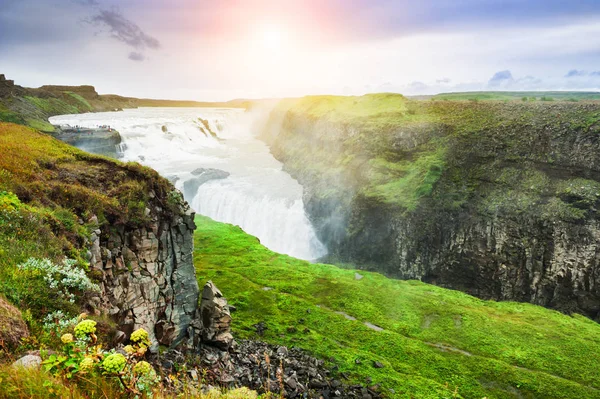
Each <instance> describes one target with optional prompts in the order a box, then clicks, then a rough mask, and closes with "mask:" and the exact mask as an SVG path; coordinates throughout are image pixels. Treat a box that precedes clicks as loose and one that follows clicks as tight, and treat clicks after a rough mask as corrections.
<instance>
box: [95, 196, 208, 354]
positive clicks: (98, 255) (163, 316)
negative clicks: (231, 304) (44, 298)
mask: <svg viewBox="0 0 600 399" xmlns="http://www.w3.org/2000/svg"><path fill="white" fill-rule="evenodd" d="M178 208H179V209H178V210H179V212H176V213H175V214H173V213H172V210H167V209H165V208H163V207H162V205H161V204H160V201H159V200H158V199H155V200H154V201H152V202H151V203H150V204H148V211H147V212H146V214H147V216H148V218H149V219H150V220H149V221H148V223H147V224H146V225H145V226H143V227H135V228H134V227H128V226H126V225H114V226H103V227H102V231H101V232H100V231H98V232H97V234H96V232H95V233H94V235H93V236H92V242H91V248H90V252H91V260H90V264H91V266H92V268H93V269H94V270H97V271H101V272H102V279H101V280H102V292H101V295H100V299H101V301H100V303H95V304H91V303H90V306H92V305H93V306H92V307H94V308H100V309H101V310H103V311H104V312H106V313H108V314H110V315H111V316H112V317H113V319H114V320H115V321H116V323H117V326H118V329H119V330H120V331H122V332H123V333H124V334H126V335H127V336H129V334H131V333H132V332H133V331H134V330H136V329H138V328H144V329H146V330H147V331H148V333H149V335H150V339H151V341H152V346H151V351H156V350H157V349H158V345H159V344H162V345H165V346H167V347H171V348H173V347H176V346H178V345H180V344H183V343H185V344H186V345H192V346H193V345H194V344H195V343H197V341H199V339H197V338H195V337H194V335H195V334H197V333H198V331H197V329H193V328H192V329H190V328H189V327H190V326H191V325H192V322H193V320H194V319H195V318H196V317H198V316H197V308H198V305H197V304H198V297H199V289H198V283H197V281H196V274H195V269H194V265H193V261H192V251H193V240H192V235H193V231H194V228H195V225H194V223H193V218H194V213H193V211H191V210H190V208H189V206H188V204H187V203H185V202H183V201H182V202H181V203H180V204H179V205H178ZM100 237H102V239H101V238H100ZM122 338H123V337H121V336H120V337H119V339H122ZM184 341H185V342H184Z"/></svg>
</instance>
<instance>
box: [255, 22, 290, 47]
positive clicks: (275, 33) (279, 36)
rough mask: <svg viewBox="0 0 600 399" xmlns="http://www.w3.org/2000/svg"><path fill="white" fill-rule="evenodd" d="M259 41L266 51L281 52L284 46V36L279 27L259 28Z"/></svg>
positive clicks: (267, 26) (266, 26)
mask: <svg viewBox="0 0 600 399" xmlns="http://www.w3.org/2000/svg"><path fill="white" fill-rule="evenodd" d="M258 41H259V43H260V45H261V46H262V47H263V48H264V49H266V50H270V51H275V50H279V49H281V48H282V47H283V44H284V34H283V31H282V30H281V29H280V28H279V27H277V26H273V25H265V26H262V27H261V28H259V31H258Z"/></svg>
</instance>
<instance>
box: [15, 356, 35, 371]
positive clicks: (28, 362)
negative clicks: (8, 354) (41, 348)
mask: <svg viewBox="0 0 600 399" xmlns="http://www.w3.org/2000/svg"><path fill="white" fill-rule="evenodd" d="M41 364H42V358H41V357H39V356H38V355H26V356H23V357H22V358H20V359H19V360H17V361H16V362H14V363H13V364H12V366H13V367H15V368H16V367H22V368H25V369H37V368H39V367H40V366H41Z"/></svg>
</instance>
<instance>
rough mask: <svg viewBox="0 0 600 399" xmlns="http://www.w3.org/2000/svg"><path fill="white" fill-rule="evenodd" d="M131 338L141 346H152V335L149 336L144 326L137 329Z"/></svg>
mask: <svg viewBox="0 0 600 399" xmlns="http://www.w3.org/2000/svg"><path fill="white" fill-rule="evenodd" d="M129 339H130V340H131V342H133V343H135V344H138V345H140V346H150V337H149V336H148V332H147V331H146V330H144V329H143V328H138V329H137V330H135V331H134V332H133V333H132V334H131V337H129Z"/></svg>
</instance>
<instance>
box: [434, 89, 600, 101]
mask: <svg viewBox="0 0 600 399" xmlns="http://www.w3.org/2000/svg"><path fill="white" fill-rule="evenodd" d="M431 98H433V99H435V100H463V101H464V100H472V101H473V100H474V101H488V100H492V101H499V100H500V101H506V100H508V101H514V100H519V101H554V100H558V101H560V100H563V101H564V100H566V101H574V102H576V101H580V100H600V93H598V92H582V91H472V92H463V93H441V94H437V95H435V96H432V97H431Z"/></svg>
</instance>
